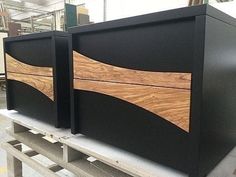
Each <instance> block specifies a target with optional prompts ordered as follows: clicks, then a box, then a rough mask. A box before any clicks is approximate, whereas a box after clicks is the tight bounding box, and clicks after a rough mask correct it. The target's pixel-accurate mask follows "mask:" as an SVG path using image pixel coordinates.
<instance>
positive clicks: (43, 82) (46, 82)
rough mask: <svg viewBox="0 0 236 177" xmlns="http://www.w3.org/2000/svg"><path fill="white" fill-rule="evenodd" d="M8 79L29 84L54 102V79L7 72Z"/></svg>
mask: <svg viewBox="0 0 236 177" xmlns="http://www.w3.org/2000/svg"><path fill="white" fill-rule="evenodd" d="M7 79H10V80H16V81H20V82H23V83H25V84H28V85H30V86H32V87H34V88H35V89H37V90H38V91H40V92H42V93H43V94H44V95H46V96H47V97H49V98H50V99H51V100H52V101H54V94H53V93H54V92H53V78H52V77H45V76H35V75H26V74H19V73H11V72H7Z"/></svg>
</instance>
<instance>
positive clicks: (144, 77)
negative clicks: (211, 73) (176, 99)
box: [73, 51, 191, 89]
mask: <svg viewBox="0 0 236 177" xmlns="http://www.w3.org/2000/svg"><path fill="white" fill-rule="evenodd" d="M73 64H74V78H78V79H88V80H102V81H110V82H116V83H127V84H128V83H129V84H139V85H149V86H162V87H172V88H182V89H190V87H191V73H172V72H150V71H138V70H132V69H126V68H121V67H116V66H112V65H109V64H105V63H101V62H98V61H95V60H93V59H90V58H88V57H86V56H84V55H81V54H79V53H78V52H76V51H73Z"/></svg>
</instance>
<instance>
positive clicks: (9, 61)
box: [6, 53, 53, 76]
mask: <svg viewBox="0 0 236 177" xmlns="http://www.w3.org/2000/svg"><path fill="white" fill-rule="evenodd" d="M6 68H7V71H8V72H15V73H22V74H34V75H40V76H53V72H52V68H51V67H38V66H33V65H29V64H25V63H23V62H20V61H18V60H17V59H15V58H13V57H12V56H11V55H9V54H7V53H6Z"/></svg>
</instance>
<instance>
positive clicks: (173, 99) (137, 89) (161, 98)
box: [74, 79, 190, 132]
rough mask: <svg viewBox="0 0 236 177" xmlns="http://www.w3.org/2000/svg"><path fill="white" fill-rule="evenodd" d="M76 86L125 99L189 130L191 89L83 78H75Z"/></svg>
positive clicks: (76, 87) (80, 88)
mask: <svg viewBox="0 0 236 177" xmlns="http://www.w3.org/2000/svg"><path fill="white" fill-rule="evenodd" d="M74 88H75V89H79V90H87V91H93V92H98V93H102V94H106V95H110V96H113V97H117V98H119V99H122V100H125V101H127V102H130V103H132V104H135V105H137V106H139V107H142V108H144V109H146V110H148V111H150V112H152V113H154V114H156V115H159V116H160V117H162V118H163V119H165V120H167V121H169V122H171V123H173V124H174V125H176V126H178V127H180V128H181V129H183V130H185V131H186V132H189V111H190V90H186V89H175V88H164V87H153V86H144V85H134V84H124V83H111V82H104V81H91V80H83V79H74Z"/></svg>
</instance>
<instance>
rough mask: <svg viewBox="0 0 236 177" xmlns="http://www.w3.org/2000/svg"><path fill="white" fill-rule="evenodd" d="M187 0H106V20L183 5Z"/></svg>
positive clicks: (185, 4)
mask: <svg viewBox="0 0 236 177" xmlns="http://www.w3.org/2000/svg"><path fill="white" fill-rule="evenodd" d="M187 5H188V0H145V1H138V0H107V20H113V19H118V18H124V17H130V16H136V15H141V14H147V13H151V12H157V11H163V10H168V9H174V8H179V7H184V6H187Z"/></svg>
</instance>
